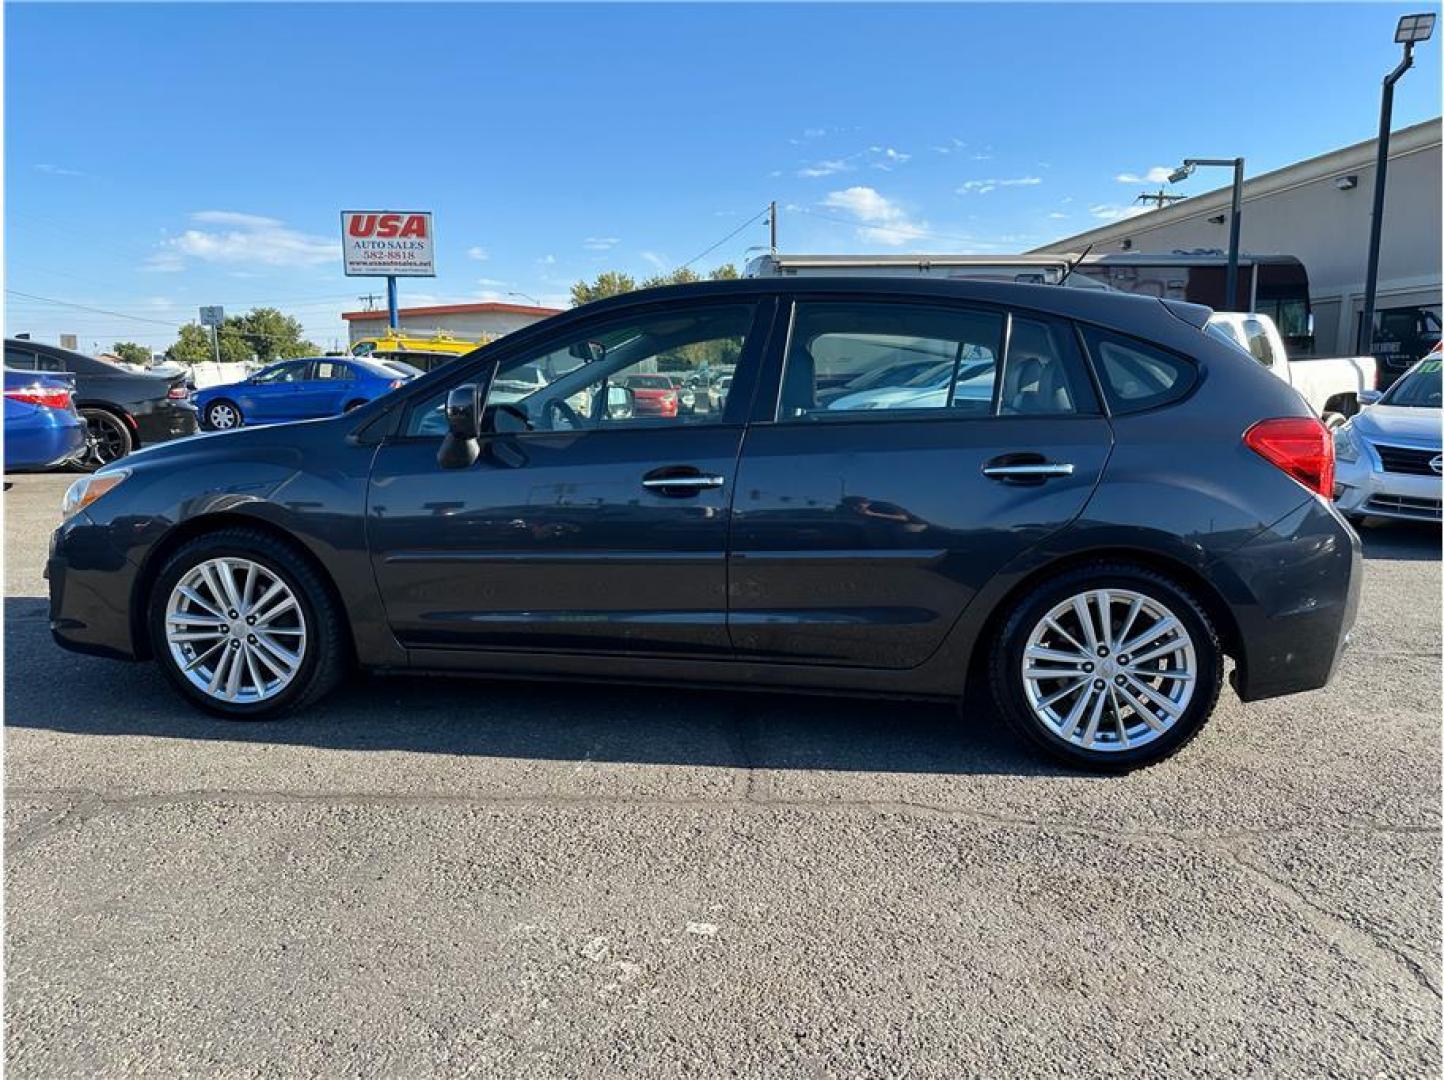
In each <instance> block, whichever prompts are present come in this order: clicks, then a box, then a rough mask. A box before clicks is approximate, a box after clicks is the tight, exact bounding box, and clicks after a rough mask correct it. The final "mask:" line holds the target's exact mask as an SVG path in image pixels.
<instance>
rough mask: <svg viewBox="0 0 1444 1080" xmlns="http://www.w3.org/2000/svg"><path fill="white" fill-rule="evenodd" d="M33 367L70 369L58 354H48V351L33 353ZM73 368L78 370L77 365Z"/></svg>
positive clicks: (53, 369) (44, 369) (38, 369)
mask: <svg viewBox="0 0 1444 1080" xmlns="http://www.w3.org/2000/svg"><path fill="white" fill-rule="evenodd" d="M35 369H36V370H37V371H70V370H72V368H70V367H67V366H66V363H65V361H64V360H62V359H61V358H60V357H58V356H50V355H49V354H48V353H36V354H35ZM75 370H79V366H78V365H77V366H76V368H75Z"/></svg>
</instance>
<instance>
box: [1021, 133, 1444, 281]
mask: <svg viewBox="0 0 1444 1080" xmlns="http://www.w3.org/2000/svg"><path fill="white" fill-rule="evenodd" d="M1440 142H1441V118H1440V117H1438V116H1436V117H1434V118H1433V119H1432V120H1425V121H1423V122H1422V123H1418V124H1412V125H1410V126H1409V127H1406V128H1400V129H1399V130H1398V131H1395V132H1392V133H1391V134H1390V135H1389V160H1390V161H1393V160H1395V159H1397V158H1401V157H1405V156H1407V155H1409V154H1413V153H1417V152H1419V151H1420V150H1427V149H1429V148H1430V147H1434V146H1438V145H1440ZM1378 143H1379V140H1378V138H1377V137H1375V138H1372V139H1365V140H1364V141H1363V142H1357V143H1354V144H1352V145H1350V146H1344V147H1340V148H1339V149H1337V150H1330V151H1329V152H1328V153H1325V154H1320V155H1319V156H1317V157H1312V158H1306V159H1305V160H1303V161H1296V162H1294V163H1293V164H1292V165H1285V166H1284V167H1283V168H1281V169H1275V170H1273V171H1272V172H1266V173H1260V174H1259V175H1258V176H1254V177H1247V178H1245V179H1244V183H1243V198H1244V201H1245V202H1248V201H1251V200H1255V199H1261V198H1266V197H1268V196H1270V195H1277V194H1279V193H1281V192H1284V191H1288V190H1289V189H1291V188H1295V187H1300V186H1301V185H1303V184H1308V183H1313V182H1315V181H1318V180H1325V179H1328V178H1329V177H1330V176H1334V175H1339V174H1346V173H1348V172H1349V171H1350V170H1353V169H1362V168H1365V167H1368V166H1372V165H1373V164H1374V158H1375V156H1376V155H1377V153H1378ZM1232 199H1233V185H1232V184H1228V185H1226V186H1224V187H1220V188H1214V189H1213V190H1212V191H1206V192H1204V193H1203V194H1201V195H1194V196H1191V197H1190V198H1187V199H1183V200H1181V201H1180V202H1176V203H1174V204H1173V205H1172V206H1165V207H1161V208H1159V209H1157V210H1149V211H1147V212H1145V213H1142V214H1135V215H1134V216H1133V217H1129V218H1123V219H1122V220H1120V221H1112V222H1109V223H1108V224H1107V225H1100V226H1098V227H1097V228H1096V229H1089V230H1088V231H1086V232H1081V233H1075V234H1074V235H1072V236H1065V237H1063V238H1062V239H1059V240H1054V241H1053V242H1051V243H1048V244H1043V245H1041V246H1040V247H1036V248H1033V249H1032V250H1031V251H1030V252H1029V254H1030V255H1050V254H1059V253H1063V252H1076V251H1080V250H1082V249H1083V248H1084V247H1086V246H1087V245H1088V244H1104V243H1109V242H1111V241H1114V240H1121V239H1122V238H1124V237H1125V236H1132V237H1137V236H1138V234H1139V233H1147V232H1151V231H1152V230H1154V229H1161V228H1163V227H1165V226H1168V225H1176V224H1178V223H1179V222H1183V221H1190V220H1192V219H1194V218H1197V217H1202V216H1203V215H1205V214H1209V213H1214V212H1216V211H1218V210H1221V209H1222V210H1227V209H1228V207H1229V205H1230V203H1231V202H1232Z"/></svg>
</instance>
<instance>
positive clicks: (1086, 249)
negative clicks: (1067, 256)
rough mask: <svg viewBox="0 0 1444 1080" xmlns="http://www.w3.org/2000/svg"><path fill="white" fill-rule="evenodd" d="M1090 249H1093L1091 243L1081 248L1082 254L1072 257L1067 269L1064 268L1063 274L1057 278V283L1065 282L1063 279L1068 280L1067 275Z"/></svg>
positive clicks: (1085, 256) (1084, 257)
mask: <svg viewBox="0 0 1444 1080" xmlns="http://www.w3.org/2000/svg"><path fill="white" fill-rule="evenodd" d="M1092 250H1093V245H1092V244H1089V245H1088V246H1087V247H1086V248H1084V249H1083V254H1082V255H1079V256H1078V257H1077V258H1076V259H1074V260H1073V261H1072V262H1070V263H1069V264H1068V267H1067V269H1065V270H1064V271H1063V276H1062V277H1060V278H1059V279H1058V284H1059V285H1062V284H1063V282H1065V281H1067V280H1068V275H1069V274H1071V273H1072V272H1073V271H1074V270H1076V269H1077V267H1078V264H1079V263H1080V262H1082V261H1083V260H1084V259H1086V258H1087V257H1088V253H1089V252H1090V251H1092Z"/></svg>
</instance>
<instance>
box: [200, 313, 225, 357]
mask: <svg viewBox="0 0 1444 1080" xmlns="http://www.w3.org/2000/svg"><path fill="white" fill-rule="evenodd" d="M225 321H226V309H225V308H223V307H220V306H219V305H217V306H215V307H203V308H201V325H202V326H209V327H210V328H211V359H213V360H214V361H215V362H216V363H217V364H219V363H220V362H221V340H220V338H219V337H218V336H217V335H218V334H219V333H220V326H221V324H222V323H224V322H225Z"/></svg>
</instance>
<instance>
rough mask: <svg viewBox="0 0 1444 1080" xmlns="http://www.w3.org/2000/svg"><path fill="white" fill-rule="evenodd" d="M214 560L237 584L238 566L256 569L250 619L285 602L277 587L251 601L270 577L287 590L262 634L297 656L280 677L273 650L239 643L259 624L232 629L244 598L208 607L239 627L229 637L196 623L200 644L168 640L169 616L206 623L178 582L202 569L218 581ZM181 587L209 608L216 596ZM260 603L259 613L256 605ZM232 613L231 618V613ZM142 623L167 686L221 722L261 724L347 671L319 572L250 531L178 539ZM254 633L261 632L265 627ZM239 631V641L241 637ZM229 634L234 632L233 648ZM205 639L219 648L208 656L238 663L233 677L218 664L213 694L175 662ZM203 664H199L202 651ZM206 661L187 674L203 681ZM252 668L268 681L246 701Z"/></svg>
mask: <svg viewBox="0 0 1444 1080" xmlns="http://www.w3.org/2000/svg"><path fill="white" fill-rule="evenodd" d="M220 559H225V560H229V562H228V563H227V565H229V566H231V567H232V570H233V573H234V577H235V582H236V585H237V588H238V590H239V589H240V588H241V587H243V586H244V585H245V577H244V573H245V570H244V564H253V565H254V566H255V567H257V568H258V570H257V574H256V578H255V583H254V585H253V588H254V590H255V592H254V593H253V595H252V596H251V597H250V599H251V600H252V601H253V605H252V609H251V610H252V611H254V612H255V613H256V614H257V615H259V616H265V615H266V614H267V613H268V612H269V611H270V610H271V609H273V608H275V607H277V606H278V605H279V606H282V607H284V603H283V602H286V601H288V598H287V596H286V592H284V591H283V592H280V593H278V594H276V595H277V599H276V600H273V601H270V602H268V603H265V604H262V603H254V602H255V601H264V600H265V595H264V593H265V592H267V591H269V585H270V584H274V583H277V582H279V583H280V584H281V585H282V586H284V589H285V590H288V591H289V594H290V597H289V599H293V600H294V601H295V608H294V610H293V611H292V610H288V611H287V612H286V613H285V614H283V615H281V616H277V618H276V619H275V620H268V621H267V622H266V623H265V625H267V626H268V627H270V628H271V629H272V630H273V633H274V635H275V636H274V637H272V636H270V635H267V639H268V640H269V641H271V642H273V643H276V642H280V643H283V647H284V648H285V650H286V651H287V652H289V653H290V654H291V655H292V656H298V657H299V662H298V663H296V664H294V665H292V666H291V670H290V674H289V675H288V676H285V677H283V674H282V670H281V669H282V668H284V667H286V664H285V663H284V661H281V660H278V659H277V656H278V654H275V653H263V649H262V645H261V644H259V643H257V644H255V645H254V646H253V645H251V644H247V643H244V642H256V636H255V634H252V633H250V631H251V630H252V629H256V630H258V631H259V627H258V626H248V627H246V628H239V627H240V620H241V619H244V618H246V611H245V605H244V604H241V605H239V606H230V607H229V608H228V609H227V610H220V609H219V605H217V609H216V610H215V611H214V614H215V615H217V616H219V617H221V618H224V619H225V620H226V624H227V629H228V630H229V628H230V627H231V626H235V627H237V628H239V629H238V631H237V633H236V634H234V635H226V636H223V635H220V634H210V630H212V629H216V628H214V627H208V626H204V625H202V626H199V627H198V629H197V632H198V633H206V634H208V635H209V636H208V637H207V639H206V640H203V641H200V642H175V641H173V640H172V639H170V638H169V637H168V636H167V623H168V622H169V621H171V620H172V619H176V620H179V621H180V622H181V623H186V624H188V625H191V626H195V625H196V623H195V622H191V621H190V620H192V619H195V620H198V621H199V620H207V621H208V620H209V616H208V615H207V614H206V612H207V611H208V610H209V608H208V607H203V606H201V605H199V604H196V603H194V602H192V601H191V600H188V599H184V598H183V597H182V596H181V594H180V593H179V592H178V590H177V586H178V585H180V584H181V583H183V582H187V581H188V580H189V581H191V582H194V580H195V579H194V578H193V577H192V575H193V574H196V573H202V571H201V570H200V568H201V567H202V566H205V567H207V568H208V569H209V570H210V579H211V580H212V581H219V579H218V578H217V576H216V563H215V560H220ZM221 584H222V588H221V590H220V593H221V595H222V597H224V592H225V590H224V583H221ZM187 587H188V588H190V589H191V591H192V592H195V593H198V594H199V596H200V598H202V599H204V600H205V601H207V603H208V604H213V603H214V602H215V600H216V596H217V592H216V591H215V590H212V589H211V588H210V587H209V585H198V584H188V585H187ZM177 604H181V605H184V606H185V607H186V609H187V610H185V611H183V612H176V613H174V614H172V612H173V611H174V609H175V608H176V606H177ZM263 607H264V608H265V609H266V610H264V611H263V610H261V609H262V608H263ZM232 612H236V614H235V615H232V614H231V613H232ZM232 620H236V621H235V622H232ZM146 623H147V626H148V629H149V632H150V642H151V650H152V655H154V657H155V659H156V662H157V663H158V664H159V665H160V667H161V670H162V671H164V672H165V675H166V678H167V679H168V680H169V681H170V683H171V685H172V686H174V687H175V688H176V690H177V691H178V692H179V693H180V695H181V696H182V697H184V698H186V699H187V700H188V701H190V702H191V703H192V704H193V705H196V706H197V707H199V708H200V709H203V710H204V711H206V712H209V713H211V714H213V715H215V716H221V717H224V718H226V719H229V720H269V719H272V718H275V717H279V716H283V715H286V714H288V713H294V712H298V711H300V710H302V709H305V708H307V707H308V706H310V705H312V704H314V703H315V702H317V701H319V700H320V699H321V698H322V697H324V696H325V695H326V694H327V693H329V692H330V691H331V690H332V689H334V688H335V686H336V684H337V683H338V682H340V680H341V678H342V676H343V675H344V674H345V672H346V667H347V661H348V657H349V648H348V644H347V642H348V640H349V639H348V637H347V632H346V626H345V622H344V620H343V618H342V615H341V612H340V611H339V609H338V606H337V604H336V602H335V601H334V600H333V599H332V598H331V595H330V593H329V591H328V590H327V588H326V586H325V583H324V582H323V581H322V580H321V577H320V575H319V574H318V573H317V571H316V570H315V569H313V568H312V566H311V564H310V563H309V562H308V561H307V560H306V559H305V558H304V557H302V556H301V555H300V554H298V553H297V552H296V551H295V550H294V549H293V548H292V547H291V546H290V545H289V544H287V543H285V542H284V541H281V540H278V539H277V538H276V537H274V536H271V535H270V534H268V533H265V532H261V531H259V530H256V529H247V528H244V527H239V528H230V529H222V530H218V531H216V532H213V533H206V534H205V535H203V536H199V537H197V538H195V539H194V540H191V541H189V542H187V543H186V544H184V545H182V546H181V547H180V548H179V549H178V550H177V551H176V552H175V553H174V554H173V555H171V556H170V558H168V559H167V560H166V562H165V565H164V566H162V568H161V571H160V573H159V574H158V575H157V576H156V579H155V582H154V584H153V585H152V586H151V590H150V596H149V598H148V605H147V609H146ZM296 626H299V627H300V629H301V633H300V634H299V635H297V633H296V630H295V627H296ZM282 627H285V628H282ZM186 632H187V633H189V632H190V631H186ZM260 632H261V633H262V634H264V631H260ZM242 634H244V635H246V637H241V636H240V635H242ZM286 635H289V636H286ZM233 637H234V638H236V642H235V643H234V644H233V643H232V638H233ZM213 638H220V645H219V647H220V649H221V653H212V654H210V655H213V657H219V656H220V655H222V654H223V653H225V652H226V651H228V650H232V651H233V659H232V660H231V661H230V662H229V663H230V665H232V666H234V665H237V664H239V665H240V675H239V677H238V678H237V679H236V680H234V682H233V680H232V679H231V676H230V669H229V668H227V669H226V671H225V673H224V674H223V675H222V677H221V679H220V684H219V686H218V688H217V692H210V691H208V689H207V688H206V687H204V686H200V685H197V683H196V682H193V681H192V676H191V675H188V674H186V672H184V671H183V670H182V660H191V659H194V658H195V656H196V655H198V654H199V651H200V650H202V649H207V650H209V649H211V648H212V647H213V641H212V639H213ZM187 649H190V653H189V654H187V653H186V650H187ZM177 650H180V652H181V657H180V658H178V657H177ZM247 654H249V655H250V664H249V667H248V666H247V665H246V664H244V663H241V661H242V660H243V659H244V658H245V657H246V656H247ZM202 660H203V661H204V655H202ZM215 667H216V663H215V661H214V659H213V660H212V661H211V662H209V663H206V662H202V663H200V665H199V667H197V668H196V672H195V677H197V678H199V679H201V680H202V681H204V680H205V679H207V678H209V677H210V676H212V675H214V673H215ZM257 674H259V675H260V676H261V678H262V680H263V681H267V682H269V683H274V684H275V685H274V687H273V689H271V690H270V691H269V692H267V691H265V690H264V688H263V690H262V692H260V693H251V694H250V695H249V697H248V695H247V693H246V689H247V688H248V687H251V686H254V685H255V682H256V679H255V676H256V675H257ZM228 683H232V684H233V685H235V684H239V687H240V689H238V690H237V691H236V692H235V694H233V695H231V696H229V697H228V696H227V695H226V693H225V691H226V689H227V684H228Z"/></svg>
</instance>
